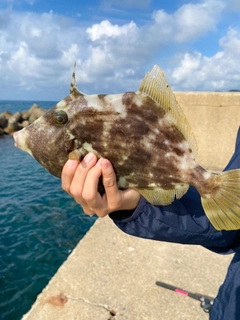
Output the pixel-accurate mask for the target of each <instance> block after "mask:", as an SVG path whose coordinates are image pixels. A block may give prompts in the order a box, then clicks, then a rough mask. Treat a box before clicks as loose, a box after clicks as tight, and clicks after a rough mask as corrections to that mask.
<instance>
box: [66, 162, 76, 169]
mask: <svg viewBox="0 0 240 320" xmlns="http://www.w3.org/2000/svg"><path fill="white" fill-rule="evenodd" d="M78 163H79V162H78V161H76V160H68V161H67V163H66V164H67V166H68V167H69V168H73V167H75V166H76V164H78Z"/></svg>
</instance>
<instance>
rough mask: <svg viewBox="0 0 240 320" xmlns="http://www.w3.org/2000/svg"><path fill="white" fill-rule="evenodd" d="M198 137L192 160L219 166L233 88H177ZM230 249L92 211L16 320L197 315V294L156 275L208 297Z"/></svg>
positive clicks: (234, 112)
mask: <svg viewBox="0 0 240 320" xmlns="http://www.w3.org/2000/svg"><path fill="white" fill-rule="evenodd" d="M176 97H177V99H178V101H179V103H180V105H181V106H182V107H183V109H184V112H185V114H186V116H187V118H188V120H189V122H190V124H191V126H192V129H193V132H194V133H195V136H196V139H197V141H198V144H199V155H198V158H197V160H198V162H199V163H200V164H201V165H202V166H204V167H207V168H210V169H213V170H222V169H223V168H224V166H225V165H226V164H227V162H228V160H229V159H230V157H231V155H232V153H233V150H234V145H235V137H236V133H237V131H238V127H239V124H240V94H239V93H176ZM231 259H232V256H231V255H230V256H221V255H217V254H215V253H212V252H210V251H208V250H206V249H204V248H202V247H199V246H186V245H179V244H170V243H163V242H157V241H151V240H144V239H139V238H135V237H131V236H128V235H126V234H124V233H122V232H121V231H120V230H119V229H118V228H117V227H116V226H115V225H114V223H113V222H112V221H111V220H110V219H109V218H108V217H106V218H104V219H98V220H97V221H96V223H95V224H94V225H93V227H92V228H91V229H90V230H89V232H88V233H87V234H86V235H85V237H84V238H83V239H82V240H81V241H80V242H79V244H78V245H77V246H76V248H75V249H74V250H73V252H72V253H71V255H70V256H69V258H68V259H67V261H66V262H65V263H63V265H62V266H61V267H60V268H59V270H58V272H57V273H56V274H55V276H54V277H53V278H52V279H51V281H50V282H49V284H48V285H47V287H46V288H45V289H44V290H43V291H42V293H41V294H40V295H39V296H38V298H37V300H36V302H35V303H34V304H33V306H32V308H31V310H30V311H29V312H28V313H27V314H26V315H25V316H24V317H23V320H68V319H70V320H88V319H89V320H109V319H111V320H113V319H115V320H120V319H121V320H145V319H147V320H159V319H161V320H173V319H174V320H183V319H184V320H192V319H194V320H204V319H206V320H207V319H208V314H206V313H204V312H203V311H202V309H201V308H200V303H199V301H196V300H193V299H191V298H190V297H187V296H185V295H181V294H178V293H176V292H174V291H170V290H167V289H164V288H161V287H159V286H157V285H156V281H161V282H164V283H166V284H170V285H173V286H176V287H177V288H180V289H183V290H185V291H189V292H193V293H200V294H202V295H207V296H212V297H215V296H216V294H217V291H218V288H219V286H220V284H221V282H222V281H223V280H224V278H225V274H226V271H227V267H228V264H229V262H230V260H231Z"/></svg>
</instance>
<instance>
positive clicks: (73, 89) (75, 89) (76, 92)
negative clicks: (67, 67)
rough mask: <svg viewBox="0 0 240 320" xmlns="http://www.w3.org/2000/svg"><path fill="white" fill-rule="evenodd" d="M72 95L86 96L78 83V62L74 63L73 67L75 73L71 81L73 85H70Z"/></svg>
mask: <svg viewBox="0 0 240 320" xmlns="http://www.w3.org/2000/svg"><path fill="white" fill-rule="evenodd" d="M70 95H80V96H84V93H82V92H81V91H80V90H79V89H78V87H77V84H76V62H75V63H74V67H73V74H72V81H71V85H70Z"/></svg>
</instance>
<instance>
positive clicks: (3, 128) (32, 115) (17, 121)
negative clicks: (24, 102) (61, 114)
mask: <svg viewBox="0 0 240 320" xmlns="http://www.w3.org/2000/svg"><path fill="white" fill-rule="evenodd" d="M46 111H47V109H43V108H40V107H39V106H38V105H37V104H33V105H32V106H31V108H30V109H29V110H26V111H22V112H16V113H14V114H12V113H11V112H9V111H4V112H3V113H1V114H0V136H1V135H3V134H13V133H14V132H15V131H18V130H21V129H22V128H24V127H27V126H28V125H29V124H31V123H33V121H35V120H36V119H38V118H39V117H41V116H42V115H43V114H44V113H45V112H46Z"/></svg>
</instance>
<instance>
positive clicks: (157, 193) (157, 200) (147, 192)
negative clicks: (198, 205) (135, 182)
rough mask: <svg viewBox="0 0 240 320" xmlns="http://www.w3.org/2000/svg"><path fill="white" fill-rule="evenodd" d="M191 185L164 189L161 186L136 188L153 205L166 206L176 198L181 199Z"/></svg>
mask: <svg viewBox="0 0 240 320" xmlns="http://www.w3.org/2000/svg"><path fill="white" fill-rule="evenodd" d="M188 187H189V185H188V184H184V185H181V186H179V187H177V188H176V189H170V190H164V189H161V188H157V189H156V188H155V189H140V188H135V190H136V191H138V192H139V193H140V194H141V195H142V196H143V197H144V198H145V199H146V200H147V201H149V202H150V203H152V204H153V205H162V206H166V205H168V204H171V203H172V202H173V201H174V199H175V198H177V199H180V198H181V197H182V196H183V195H184V194H185V193H186V192H187V190H188Z"/></svg>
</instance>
